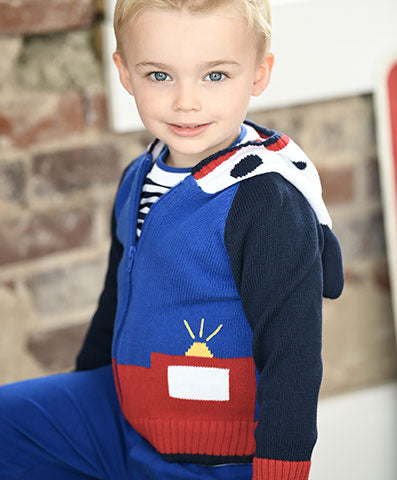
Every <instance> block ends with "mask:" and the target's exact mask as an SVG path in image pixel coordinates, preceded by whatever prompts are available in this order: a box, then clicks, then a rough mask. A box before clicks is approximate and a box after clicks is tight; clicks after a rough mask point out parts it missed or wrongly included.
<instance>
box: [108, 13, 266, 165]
mask: <svg viewBox="0 0 397 480" xmlns="http://www.w3.org/2000/svg"><path fill="white" fill-rule="evenodd" d="M251 35H253V34H252V33H249V32H248V29H247V26H246V24H245V23H244V20H243V18H241V17H240V16H238V15H236V14H234V13H233V10H232V9H231V10H230V11H229V10H228V9H224V8H222V9H219V10H217V11H216V12H211V13H210V14H208V15H197V16H193V15H191V14H190V13H188V12H187V11H183V12H174V11H169V10H162V9H156V8H150V9H147V10H145V11H144V12H143V13H142V15H141V16H139V17H138V18H137V19H136V20H135V21H131V22H130V23H129V24H127V25H126V28H125V31H124V37H123V52H124V62H123V61H122V59H121V57H120V54H119V53H118V52H115V53H114V54H113V60H114V62H115V64H116V66H117V68H118V70H119V74H120V80H121V82H122V84H123V86H124V87H125V88H126V89H127V91H128V92H129V93H130V94H131V95H133V96H134V97H135V101H136V105H137V109H138V112H139V115H140V117H141V119H142V122H143V124H144V125H145V127H146V129H147V130H148V131H149V132H150V133H151V134H152V135H154V136H155V137H157V138H159V139H160V140H162V141H163V142H165V143H166V144H167V145H168V147H169V159H168V161H167V163H169V164H170V165H173V166H177V167H192V166H194V165H196V164H197V163H198V162H200V161H201V160H202V159H203V158H205V157H207V156H209V155H211V154H213V153H215V152H217V151H219V150H221V149H224V148H227V147H228V146H229V145H231V144H232V143H233V142H234V140H236V138H237V136H238V134H239V133H240V124H241V123H242V122H243V120H244V119H245V117H246V113H247V110H248V104H249V100H250V96H251V95H255V96H257V95H260V94H261V93H262V92H263V90H264V89H265V88H266V86H267V85H268V82H269V79H270V73H271V69H272V66H273V55H272V54H268V55H267V56H265V57H264V58H263V59H261V60H260V62H257V63H256V55H257V51H256V49H255V48H254V47H253V44H254V43H253V37H252V36H251ZM221 59H222V60H228V61H234V62H237V63H238V64H239V65H236V66H234V65H227V64H222V65H217V66H211V67H208V66H205V65H204V64H206V63H208V62H212V61H216V60H221ZM141 62H157V63H162V64H163V66H154V65H149V66H141V67H139V66H137V64H139V63H141ZM155 72H157V73H155ZM181 123H190V124H209V126H208V127H207V128H205V130H204V131H203V132H202V133H200V134H198V135H195V136H182V135H180V134H178V133H176V132H175V131H174V130H172V129H171V128H170V126H169V124H174V125H175V124H176V125H178V124H181Z"/></svg>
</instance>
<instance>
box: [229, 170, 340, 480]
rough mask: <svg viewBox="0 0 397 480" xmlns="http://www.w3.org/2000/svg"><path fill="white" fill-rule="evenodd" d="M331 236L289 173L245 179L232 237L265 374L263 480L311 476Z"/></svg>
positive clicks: (258, 469) (260, 395) (258, 456)
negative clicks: (325, 261) (325, 258)
mask: <svg viewBox="0 0 397 480" xmlns="http://www.w3.org/2000/svg"><path fill="white" fill-rule="evenodd" d="M323 242H324V236H323V231H322V226H321V225H320V224H319V222H318V221H317V218H316V216H315V213H314V211H313V209H312V207H311V206H310V204H309V203H308V201H307V200H306V198H305V197H304V196H303V194H302V193H301V192H300V191H298V190H297V189H296V188H295V186H294V185H292V184H291V183H289V182H288V181H287V180H285V179H284V177H282V176H281V175H279V174H278V173H267V174H264V175H258V176H255V177H251V178H250V179H248V180H245V181H243V182H241V183H240V185H239V189H238V191H237V192H236V195H235V197H234V200H233V204H232V207H231V209H230V211H229V215H228V219H227V222H226V226H225V244H226V248H227V250H228V253H229V256H230V260H231V267H232V271H233V276H234V280H235V283H236V287H237V289H238V292H239V294H240V297H241V300H242V305H243V308H244V312H245V314H246V317H247V320H248V322H249V324H250V326H251V328H252V330H253V345H252V351H253V359H254V362H255V365H256V368H257V371H258V374H259V381H258V386H257V401H258V405H259V419H258V425H257V428H256V430H255V440H256V453H255V457H254V460H253V478H254V479H255V480H287V479H288V480H306V479H307V478H308V474H309V470H310V465H311V461H310V459H311V454H312V450H313V447H314V445H315V443H316V440H317V425H316V418H317V401H318V395H319V390H320V384H321V380H322V358H321V344H322V297H323V278H322V276H323V270H322V250H323ZM335 261H337V259H336V260H335Z"/></svg>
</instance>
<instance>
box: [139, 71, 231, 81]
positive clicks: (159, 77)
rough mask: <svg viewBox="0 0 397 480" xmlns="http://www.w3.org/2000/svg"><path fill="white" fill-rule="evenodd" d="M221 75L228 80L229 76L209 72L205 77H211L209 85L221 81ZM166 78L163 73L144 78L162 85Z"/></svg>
mask: <svg viewBox="0 0 397 480" xmlns="http://www.w3.org/2000/svg"><path fill="white" fill-rule="evenodd" d="M152 75H154V76H155V77H154V78H153V77H152ZM213 75H215V78H214V77H213ZM221 75H223V76H224V77H226V78H230V77H229V75H228V74H227V73H224V72H210V73H208V75H207V76H212V80H213V81H211V83H219V82H220V81H222V80H223V79H222V78H221V77H220V76H221ZM167 76H168V74H167V73H165V72H150V73H148V74H147V75H146V77H149V78H150V79H151V80H152V81H153V82H155V83H164V81H165V79H166V78H167Z"/></svg>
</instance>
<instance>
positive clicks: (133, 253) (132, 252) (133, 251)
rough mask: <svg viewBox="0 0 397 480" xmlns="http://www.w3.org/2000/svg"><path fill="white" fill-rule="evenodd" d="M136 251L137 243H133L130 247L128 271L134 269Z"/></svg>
mask: <svg viewBox="0 0 397 480" xmlns="http://www.w3.org/2000/svg"><path fill="white" fill-rule="evenodd" d="M135 252H136V247H135V245H131V246H130V249H129V250H128V272H131V270H132V264H133V263H134V256H135Z"/></svg>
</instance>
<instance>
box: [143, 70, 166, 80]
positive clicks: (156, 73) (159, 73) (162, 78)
mask: <svg viewBox="0 0 397 480" xmlns="http://www.w3.org/2000/svg"><path fill="white" fill-rule="evenodd" d="M150 75H165V76H167V74H166V73H164V72H151V73H148V74H147V75H146V76H147V77H149V78H150V79H151V80H153V81H154V82H157V83H160V82H163V81H164V80H165V78H164V77H160V79H159V78H158V77H157V79H156V80H155V79H153V78H152V77H151V76H150ZM157 80H158V81H157Z"/></svg>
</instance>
